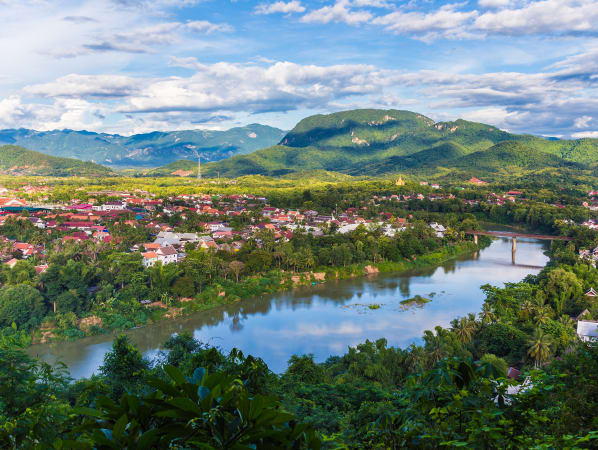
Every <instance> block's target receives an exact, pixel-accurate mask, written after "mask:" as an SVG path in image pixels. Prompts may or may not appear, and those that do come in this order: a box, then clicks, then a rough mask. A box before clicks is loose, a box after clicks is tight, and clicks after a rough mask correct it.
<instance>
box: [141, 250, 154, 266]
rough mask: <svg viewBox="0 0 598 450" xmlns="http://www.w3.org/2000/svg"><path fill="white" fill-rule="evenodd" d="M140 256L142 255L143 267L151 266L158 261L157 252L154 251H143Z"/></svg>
mask: <svg viewBox="0 0 598 450" xmlns="http://www.w3.org/2000/svg"><path fill="white" fill-rule="evenodd" d="M141 256H143V265H144V266H145V267H150V266H153V265H154V264H156V262H157V261H158V254H157V253H156V252H145V253H142V254H141Z"/></svg>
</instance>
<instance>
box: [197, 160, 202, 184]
mask: <svg viewBox="0 0 598 450" xmlns="http://www.w3.org/2000/svg"><path fill="white" fill-rule="evenodd" d="M197 179H198V180H201V156H199V155H197Z"/></svg>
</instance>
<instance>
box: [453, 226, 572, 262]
mask: <svg viewBox="0 0 598 450" xmlns="http://www.w3.org/2000/svg"><path fill="white" fill-rule="evenodd" d="M465 234H471V235H473V242H475V243H476V245H477V243H478V236H493V237H506V238H511V239H512V242H513V245H512V249H511V253H512V256H513V264H515V254H516V253H517V238H518V237H519V238H529V239H538V240H541V241H572V240H573V238H571V237H568V236H551V235H548V234H531V233H521V232H518V231H477V230H470V231H466V232H465Z"/></svg>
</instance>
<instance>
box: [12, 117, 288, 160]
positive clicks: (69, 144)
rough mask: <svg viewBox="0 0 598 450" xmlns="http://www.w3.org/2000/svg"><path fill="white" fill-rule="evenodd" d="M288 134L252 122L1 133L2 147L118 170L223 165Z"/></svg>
mask: <svg viewBox="0 0 598 450" xmlns="http://www.w3.org/2000/svg"><path fill="white" fill-rule="evenodd" d="M284 133H285V132H284V131H282V130H279V129H278V128H272V127H269V126H264V125H259V124H252V125H247V126H245V127H239V128H231V129H230V130H227V131H210V130H189V131H169V132H160V131H155V132H152V133H146V134H135V135H132V136H121V135H118V134H105V133H92V132H88V131H74V130H54V131H34V130H27V129H18V130H14V129H9V130H0V145H1V144H13V145H20V146H23V147H26V148H29V149H32V150H35V151H39V152H41V153H45V154H48V155H52V156H60V157H68V158H77V159H81V160H84V161H93V162H96V163H100V164H106V165H111V166H116V167H157V166H161V165H164V164H168V163H170V162H173V161H176V160H178V159H193V160H197V155H198V154H199V155H200V156H201V157H202V160H204V161H218V160H220V159H224V158H228V157H230V156H233V155H237V154H244V153H250V152H252V151H255V150H258V149H260V148H264V147H269V146H271V145H274V144H276V143H277V142H278V141H280V139H281V138H282V137H283V136H284Z"/></svg>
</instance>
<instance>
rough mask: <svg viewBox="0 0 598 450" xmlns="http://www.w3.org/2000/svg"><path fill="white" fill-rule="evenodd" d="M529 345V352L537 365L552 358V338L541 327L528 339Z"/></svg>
mask: <svg viewBox="0 0 598 450" xmlns="http://www.w3.org/2000/svg"><path fill="white" fill-rule="evenodd" d="M528 345H529V350H528V351H527V354H528V355H529V356H530V357H531V358H532V359H533V360H534V364H535V366H536V367H538V366H540V365H542V363H543V362H545V361H547V360H548V358H550V354H551V348H552V340H551V339H550V336H548V335H546V334H544V331H542V330H541V329H540V328H538V329H536V331H535V332H534V335H533V336H532V338H531V339H529V340H528Z"/></svg>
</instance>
